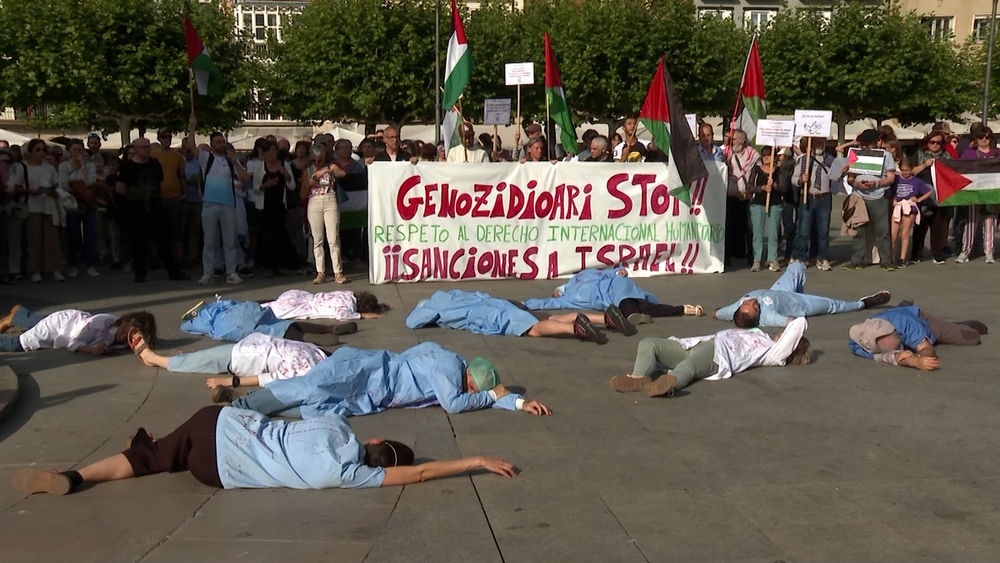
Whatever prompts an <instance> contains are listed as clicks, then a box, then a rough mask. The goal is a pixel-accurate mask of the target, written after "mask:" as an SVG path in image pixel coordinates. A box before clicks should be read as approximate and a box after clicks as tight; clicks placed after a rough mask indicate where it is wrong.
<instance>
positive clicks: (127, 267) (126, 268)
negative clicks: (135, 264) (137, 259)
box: [122, 262, 132, 274]
mask: <svg viewBox="0 0 1000 563" xmlns="http://www.w3.org/2000/svg"><path fill="white" fill-rule="evenodd" d="M122 271H123V272H125V273H126V274H127V273H129V272H131V271H132V263H131V262H126V263H125V265H124V266H122Z"/></svg>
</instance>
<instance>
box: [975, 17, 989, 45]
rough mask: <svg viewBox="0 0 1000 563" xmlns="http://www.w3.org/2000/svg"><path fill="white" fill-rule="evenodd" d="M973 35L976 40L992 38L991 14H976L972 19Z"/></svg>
mask: <svg viewBox="0 0 1000 563" xmlns="http://www.w3.org/2000/svg"><path fill="white" fill-rule="evenodd" d="M972 37H973V39H975V40H976V41H989V40H990V16H976V18H975V19H974V20H973V21H972Z"/></svg>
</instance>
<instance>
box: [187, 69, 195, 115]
mask: <svg viewBox="0 0 1000 563" xmlns="http://www.w3.org/2000/svg"><path fill="white" fill-rule="evenodd" d="M188 93H189V94H191V115H194V71H193V70H191V68H190V67H188Z"/></svg>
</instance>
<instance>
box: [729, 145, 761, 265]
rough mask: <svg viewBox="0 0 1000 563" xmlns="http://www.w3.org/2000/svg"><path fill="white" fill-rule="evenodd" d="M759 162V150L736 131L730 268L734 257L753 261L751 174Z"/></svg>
mask: <svg viewBox="0 0 1000 563" xmlns="http://www.w3.org/2000/svg"><path fill="white" fill-rule="evenodd" d="M758 162H760V155H759V154H758V153H757V149H755V148H753V147H751V146H747V134H746V133H744V132H743V130H742V129H733V132H732V135H731V137H730V147H729V155H728V157H727V158H726V163H727V164H728V165H729V187H728V193H727V195H728V197H727V198H726V256H725V263H726V265H729V263H730V261H731V259H732V258H733V257H734V256H735V257H736V258H745V257H746V258H749V253H748V252H747V248H748V244H747V243H748V242H749V240H748V239H749V237H748V236H747V235H748V234H749V233H748V232H747V231H748V229H747V224H748V223H749V215H748V211H747V199H748V197H749V196H748V190H749V186H750V171H751V170H753V167H754V166H756V165H757V163H758Z"/></svg>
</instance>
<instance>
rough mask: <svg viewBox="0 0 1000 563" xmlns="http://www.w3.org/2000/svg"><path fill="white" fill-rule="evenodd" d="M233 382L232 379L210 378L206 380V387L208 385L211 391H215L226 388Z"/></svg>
mask: <svg viewBox="0 0 1000 563" xmlns="http://www.w3.org/2000/svg"><path fill="white" fill-rule="evenodd" d="M232 382H233V378H232V377H209V378H208V379H207V380H205V385H207V386H208V387H209V388H210V389H215V388H216V387H225V386H226V385H229V384H230V383H232Z"/></svg>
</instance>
